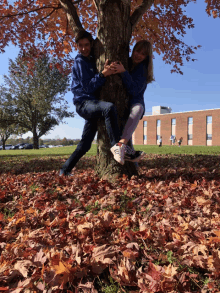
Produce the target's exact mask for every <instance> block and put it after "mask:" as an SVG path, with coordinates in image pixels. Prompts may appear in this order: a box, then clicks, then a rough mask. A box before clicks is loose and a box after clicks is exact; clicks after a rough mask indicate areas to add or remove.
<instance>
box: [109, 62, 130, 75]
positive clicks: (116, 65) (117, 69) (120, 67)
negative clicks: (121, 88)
mask: <svg viewBox="0 0 220 293" xmlns="http://www.w3.org/2000/svg"><path fill="white" fill-rule="evenodd" d="M110 68H111V69H112V70H114V71H115V74H116V73H122V72H125V71H126V70H125V68H124V65H123V64H122V63H121V62H120V61H117V62H112V63H111V65H110Z"/></svg>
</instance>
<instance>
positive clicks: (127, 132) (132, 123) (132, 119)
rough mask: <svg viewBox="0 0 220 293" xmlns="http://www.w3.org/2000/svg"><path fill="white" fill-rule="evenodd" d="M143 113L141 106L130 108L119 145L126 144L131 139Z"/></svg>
mask: <svg viewBox="0 0 220 293" xmlns="http://www.w3.org/2000/svg"><path fill="white" fill-rule="evenodd" d="M143 112H144V108H143V106H142V105H141V104H136V105H134V106H133V107H132V108H131V112H130V115H129V117H128V121H127V123H126V124H125V128H124V131H123V133H122V137H121V139H120V142H121V143H124V144H127V143H128V141H129V140H130V139H131V137H132V134H133V132H134V131H135V129H136V128H137V125H138V123H139V121H140V118H141V117H142V115H143Z"/></svg>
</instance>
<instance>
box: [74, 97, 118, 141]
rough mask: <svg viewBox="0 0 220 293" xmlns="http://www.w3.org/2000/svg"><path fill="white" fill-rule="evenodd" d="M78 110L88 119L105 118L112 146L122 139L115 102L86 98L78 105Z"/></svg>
mask: <svg viewBox="0 0 220 293" xmlns="http://www.w3.org/2000/svg"><path fill="white" fill-rule="evenodd" d="M76 111H77V113H78V114H79V115H80V116H81V117H83V118H84V119H86V120H93V119H95V120H97V119H98V118H104V119H105V126H106V130H107V133H108V136H109V140H110V144H111V146H113V145H115V144H116V143H117V142H118V141H119V140H120V132H119V127H118V121H117V111H116V107H115V106H114V104H113V103H110V102H104V101H99V100H86V101H84V102H83V103H82V104H81V105H79V106H77V108H76Z"/></svg>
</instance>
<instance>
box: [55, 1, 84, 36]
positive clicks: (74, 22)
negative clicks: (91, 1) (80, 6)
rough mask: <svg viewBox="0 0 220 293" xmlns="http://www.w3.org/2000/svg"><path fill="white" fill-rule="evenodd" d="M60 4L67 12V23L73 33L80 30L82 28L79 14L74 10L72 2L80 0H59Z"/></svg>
mask: <svg viewBox="0 0 220 293" xmlns="http://www.w3.org/2000/svg"><path fill="white" fill-rule="evenodd" d="M59 1H60V4H61V6H62V7H63V9H64V10H65V12H66V14H67V18H68V21H69V24H70V26H71V28H72V30H73V32H74V35H76V34H77V33H78V32H79V31H80V30H83V27H82V23H81V21H80V19H79V16H78V14H77V11H76V7H75V6H74V3H79V2H81V1H75V2H72V1H71V0H59Z"/></svg>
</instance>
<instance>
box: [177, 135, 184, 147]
mask: <svg viewBox="0 0 220 293" xmlns="http://www.w3.org/2000/svg"><path fill="white" fill-rule="evenodd" d="M182 141H183V138H182V137H180V139H179V140H178V145H179V147H180V146H181V144H182Z"/></svg>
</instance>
